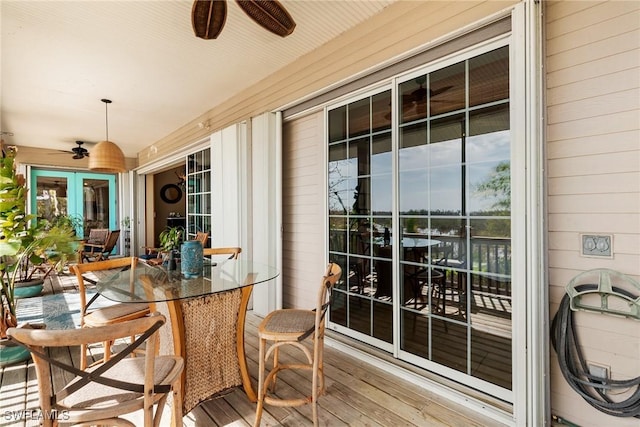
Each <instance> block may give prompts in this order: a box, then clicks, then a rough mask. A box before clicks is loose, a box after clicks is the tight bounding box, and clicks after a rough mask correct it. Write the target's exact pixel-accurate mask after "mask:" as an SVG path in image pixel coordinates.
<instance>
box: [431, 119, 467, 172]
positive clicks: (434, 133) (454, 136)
mask: <svg viewBox="0 0 640 427" xmlns="http://www.w3.org/2000/svg"><path fill="white" fill-rule="evenodd" d="M464 126H465V121H464V116H462V115H455V116H449V117H446V118H442V119H437V120H433V121H431V126H430V139H429V142H430V144H429V165H430V166H444V165H455V164H459V163H461V162H462V161H463V157H462V137H463V136H464V134H465V129H464Z"/></svg>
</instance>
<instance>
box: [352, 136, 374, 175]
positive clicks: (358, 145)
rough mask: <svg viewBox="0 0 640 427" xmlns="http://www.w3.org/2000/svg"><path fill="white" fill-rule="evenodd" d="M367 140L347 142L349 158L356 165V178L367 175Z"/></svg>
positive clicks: (368, 166) (368, 159) (368, 167)
mask: <svg viewBox="0 0 640 427" xmlns="http://www.w3.org/2000/svg"><path fill="white" fill-rule="evenodd" d="M369 148H370V144H369V138H360V139H357V140H355V141H350V142H349V158H351V159H353V160H354V163H355V164H356V165H357V168H358V169H357V171H358V172H357V173H358V176H362V175H369V172H370V163H369V162H370V157H371V155H370V153H369Z"/></svg>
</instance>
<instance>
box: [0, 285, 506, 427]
mask: <svg viewBox="0 0 640 427" xmlns="http://www.w3.org/2000/svg"><path fill="white" fill-rule="evenodd" d="M63 291H64V292H74V291H75V286H74V285H73V284H72V283H69V282H68V281H67V280H66V279H64V278H63V277H61V280H60V281H58V280H56V279H55V278H53V280H49V281H48V284H47V286H46V288H45V292H46V293H57V292H63ZM259 322H260V318H259V317H258V316H256V315H254V314H252V313H249V314H248V317H247V328H246V331H247V332H246V351H247V356H248V363H249V370H250V373H251V375H252V377H253V379H254V382H256V380H255V379H256V375H257V370H258V362H257V360H256V358H257V354H258V348H257V336H256V330H257V325H258V323H259ZM73 353H74V351H73V350H72V351H71V352H70V353H69V354H70V355H72V354H73ZM70 357H71V356H70ZM299 357H300V355H299V354H298V353H297V352H291V351H286V352H283V353H281V359H282V360H287V359H294V358H299ZM74 358H75V359H77V357H74ZM325 377H326V391H327V392H326V394H325V395H324V396H322V397H321V398H320V401H319V405H320V409H319V417H320V424H321V425H327V426H341V425H353V426H465V427H466V426H500V425H502V424H500V423H498V422H496V421H495V420H492V419H490V418H486V417H483V416H481V415H478V414H477V413H475V412H472V411H470V410H468V409H467V408H465V407H463V406H460V405H455V404H452V403H451V402H450V401H448V400H446V399H444V398H442V397H440V396H438V395H436V394H434V393H432V392H430V391H427V390H425V389H423V388H421V387H419V386H417V385H415V384H413V383H411V382H408V381H404V380H402V379H399V378H397V377H395V376H393V375H391V374H389V373H387V372H385V371H383V370H381V369H379V368H377V367H375V366H372V365H369V364H367V363H365V362H362V361H360V360H358V359H354V358H352V357H350V356H348V355H346V354H345V353H343V352H341V351H338V350H336V349H334V348H331V347H330V346H325ZM279 378H281V379H280V380H279V390H281V391H282V392H287V391H291V390H292V389H308V388H309V386H310V381H309V380H308V379H307V378H305V377H303V376H301V375H298V374H297V373H283V375H282V376H281V377H279ZM0 396H1V397H0V426H37V425H39V421H38V420H37V419H33V418H37V414H38V411H37V408H38V395H37V381H36V378H35V371H34V368H33V364H32V363H30V362H27V363H22V364H17V365H13V366H7V367H4V368H2V369H1V370H0ZM254 415H255V404H254V403H251V402H250V401H249V400H248V399H247V397H246V395H245V394H244V393H243V392H242V391H241V390H233V391H231V392H230V393H227V394H226V395H224V396H221V397H218V398H214V399H211V400H209V401H207V402H204V403H203V404H201V405H200V406H198V407H197V408H196V409H194V410H193V411H192V412H191V413H189V414H188V415H187V416H186V417H185V418H184V422H185V425H186V426H229V425H233V426H246V425H252V424H253V420H254ZM131 419H132V420H133V421H134V422H135V423H136V424H137V423H138V422H140V421H141V418H140V417H139V414H134V415H132V418H131ZM168 420H169V417H168V416H167V417H164V418H163V425H169V422H168ZM262 425H264V426H272V425H273V426H275V425H282V426H302V425H312V422H311V408H310V407H309V406H303V407H299V408H276V407H271V406H265V412H264V415H263V418H262Z"/></svg>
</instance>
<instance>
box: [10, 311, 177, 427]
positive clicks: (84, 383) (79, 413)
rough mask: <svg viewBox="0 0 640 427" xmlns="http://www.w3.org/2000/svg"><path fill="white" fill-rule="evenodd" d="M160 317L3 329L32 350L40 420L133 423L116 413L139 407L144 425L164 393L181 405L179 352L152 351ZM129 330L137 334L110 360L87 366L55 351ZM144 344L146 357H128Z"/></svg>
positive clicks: (156, 417) (155, 417) (153, 418)
mask: <svg viewBox="0 0 640 427" xmlns="http://www.w3.org/2000/svg"><path fill="white" fill-rule="evenodd" d="M164 322H165V318H164V316H161V315H158V314H156V315H153V316H149V317H146V318H140V319H135V320H130V321H127V322H123V323H119V324H113V325H106V326H101V327H98V328H94V329H92V330H90V331H89V330H87V329H61V330H47V329H29V328H10V329H9V330H8V331H7V333H8V335H9V336H10V337H11V339H12V340H15V341H17V342H19V343H21V344H23V345H24V346H26V347H27V348H28V349H29V351H31V355H32V357H33V361H34V364H35V367H36V376H37V378H38V386H39V387H38V389H39V400H40V408H41V410H42V412H41V413H40V416H41V418H40V419H41V420H42V422H43V425H44V426H53V425H57V422H58V421H59V422H62V423H65V424H66V423H73V424H76V423H82V425H94V424H97V425H121V426H125V425H127V426H134V424H133V423H131V422H129V421H128V420H125V419H123V418H120V416H122V415H125V414H129V413H132V412H135V411H138V410H140V409H142V410H143V411H144V425H145V426H148V427H150V426H152V425H155V426H157V425H159V424H160V417H161V415H162V410H163V407H164V405H165V402H166V400H167V397H168V395H169V394H173V402H174V405H179V404H180V396H181V393H180V373H181V372H182V369H183V365H184V362H183V360H182V358H180V357H175V356H156V352H155V348H156V343H157V331H158V328H159V327H160V326H162V324H164ZM130 335H140V337H139V338H138V339H137V340H136V341H135V342H134V343H133V344H131V345H129V346H127V347H126V348H124V349H123V350H122V351H121V352H120V353H118V355H117V356H114V357H113V358H112V359H111V360H109V361H107V362H105V363H104V364H101V365H100V366H96V367H95V368H93V369H90V370H87V371H84V370H78V369H77V368H76V367H74V366H72V365H69V364H67V363H68V362H66V361H64V360H61V358H60V354H61V353H60V351H58V352H56V350H57V348H59V347H69V346H77V345H80V346H86V345H87V344H88V343H90V342H93V341H95V340H99V341H113V340H115V339H118V338H121V337H126V336H130ZM143 343H144V345H145V347H146V350H147V351H146V353H145V357H138V358H126V356H127V355H128V354H129V353H131V352H132V351H133V350H134V349H135V348H136V347H138V346H140V345H141V344H143ZM56 354H58V357H56ZM67 357H68V356H67ZM64 378H72V379H71V381H65V382H64V387H63V388H61V389H59V387H60V384H59V381H60V380H62V379H64ZM154 406H155V407H156V409H155V411H154ZM154 412H155V413H154ZM174 413H175V414H176V416H174V417H173V418H174V419H173V423H174V425H176V426H181V425H182V417H181V416H178V411H174Z"/></svg>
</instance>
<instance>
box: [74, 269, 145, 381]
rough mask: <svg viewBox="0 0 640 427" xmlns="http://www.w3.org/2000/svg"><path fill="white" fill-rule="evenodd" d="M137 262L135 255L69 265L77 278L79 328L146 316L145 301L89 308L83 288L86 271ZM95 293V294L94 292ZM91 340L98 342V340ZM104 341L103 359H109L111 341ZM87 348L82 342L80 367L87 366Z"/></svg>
mask: <svg viewBox="0 0 640 427" xmlns="http://www.w3.org/2000/svg"><path fill="white" fill-rule="evenodd" d="M137 262H138V259H137V258H135V257H127V258H117V259H110V260H106V261H96V262H92V263H89V264H74V265H71V266H69V269H70V270H71V271H72V272H73V273H74V274H75V275H76V278H77V280H78V288H79V290H80V292H79V294H80V327H81V328H95V327H98V326H105V325H111V324H114V323H120V322H123V321H127V320H131V319H137V318H140V317H144V316H147V315H148V314H149V311H150V310H149V304H147V303H133V304H128V303H127V304H125V303H120V304H114V305H111V306H109V307H105V308H98V309H95V310H91V309H90V308H89V307H90V305H91V303H92V302H93V300H90V301H89V302H87V294H86V288H85V280H87V278H85V277H84V276H83V275H84V274H85V273H88V272H100V271H103V272H105V271H106V270H112V269H117V268H123V267H131V266H133V265H135V264H136V263H137ZM96 295H97V294H96ZM92 342H94V343H95V342H100V341H99V340H96V341H92ZM103 343H104V361H107V360H109V358H110V357H111V342H110V341H103ZM87 350H88V345H87V344H83V345H82V346H81V354H80V369H86V367H87Z"/></svg>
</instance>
